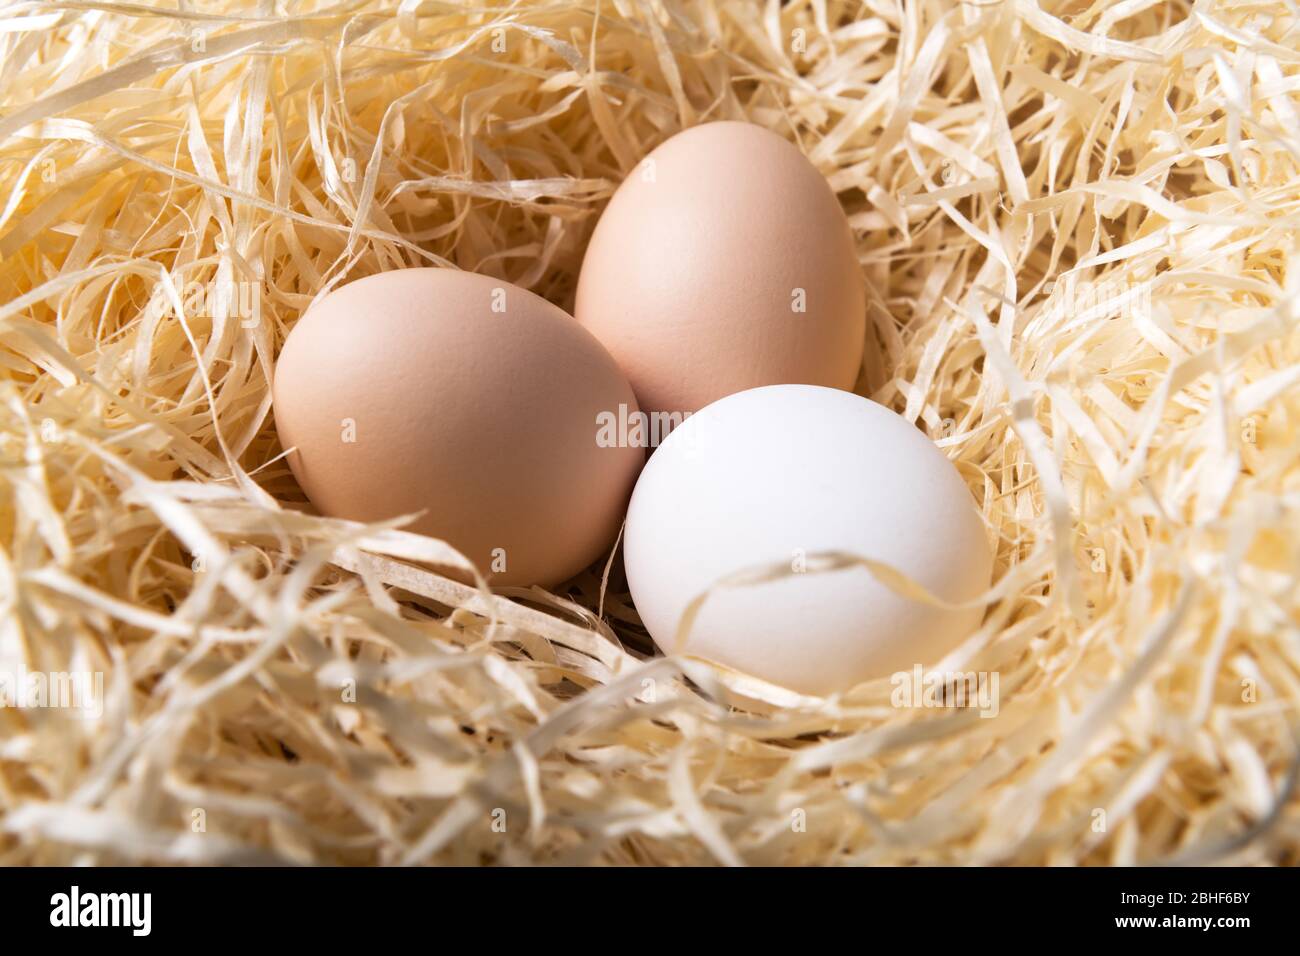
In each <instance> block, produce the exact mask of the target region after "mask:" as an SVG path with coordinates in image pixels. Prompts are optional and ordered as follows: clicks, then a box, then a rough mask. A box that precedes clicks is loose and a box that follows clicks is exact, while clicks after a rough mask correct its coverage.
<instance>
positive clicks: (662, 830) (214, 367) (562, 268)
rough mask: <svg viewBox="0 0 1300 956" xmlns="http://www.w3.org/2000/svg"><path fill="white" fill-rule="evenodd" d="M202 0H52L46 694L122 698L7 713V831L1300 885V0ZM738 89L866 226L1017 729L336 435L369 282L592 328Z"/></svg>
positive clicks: (2, 319) (43, 25)
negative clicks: (463, 562) (312, 395)
mask: <svg viewBox="0 0 1300 956" xmlns="http://www.w3.org/2000/svg"><path fill="white" fill-rule="evenodd" d="M178 6H180V7H181V9H172V8H168V9H164V8H163V6H162V5H161V4H159V5H158V6H153V5H150V4H149V3H140V4H126V3H108V2H73V0H68V2H49V3H16V4H10V5H9V6H7V7H5V8H4V10H3V12H0V50H2V52H0V301H3V303H4V304H3V306H0V340H2V341H3V345H4V348H3V349H2V350H0V366H2V367H3V373H2V374H3V382H2V383H0V442H3V445H2V447H0V455H2V457H3V468H2V469H0V536H2V537H0V540H2V542H3V551H0V600H3V605H4V607H3V616H2V618H0V671H7V672H10V673H19V672H23V671H27V672H44V673H52V672H69V673H72V672H98V673H102V674H103V675H104V693H103V713H102V715H101V716H99V718H98V719H88V718H87V716H86V715H85V714H84V713H78V712H74V711H72V710H69V709H58V708H46V709H18V708H15V707H7V708H3V709H0V814H2V816H0V863H5V864H15V863H69V862H127V863H130V862H168V861H178V862H194V863H217V862H301V863H309V862H328V863H358V864H361V863H371V864H392V863H435V862H438V863H465V864H477V863H500V864H511V863H527V862H552V863H614V864H658V863H710V862H720V863H738V862H747V863H766V864H811V863H834V862H839V863H882V864H883V863H959V864H967V863H983V864H994V863H1052V864H1057V863H1085V864H1102V863H1115V864H1121V863H1134V862H1173V861H1179V862H1235V863H1279V864H1287V863H1295V862H1297V857H1298V855H1300V804H1298V803H1297V799H1296V797H1295V795H1294V786H1295V782H1296V767H1297V764H1296V759H1297V757H1296V754H1297V717H1298V716H1300V714H1298V712H1297V708H1298V706H1300V589H1297V574H1298V573H1300V441H1298V440H1297V429H1298V427H1300V334H1298V332H1297V320H1298V319H1300V306H1298V305H1297V291H1298V289H1300V259H1297V256H1298V255H1300V247H1298V245H1297V235H1298V234H1297V228H1296V227H1297V223H1298V222H1300V220H1298V218H1297V217H1298V215H1300V52H1297V51H1300V15H1298V14H1297V11H1296V8H1295V7H1294V5H1292V4H1290V3H1244V2H1205V0H1199V2H1196V3H1185V2H1174V3H1163V2H1152V0H1126V2H1122V3H1109V2H1106V0H1097V2H1095V3H1091V4H1089V3H1086V2H1060V0H1002V2H979V3H964V4H949V3H943V2H937V0H892V2H891V0H869V2H866V3H863V4H861V5H858V4H852V3H835V2H822V0H795V2H791V3H786V4H777V3H775V2H773V3H762V2H741V0H700V2H696V0H646V2H633V0H603V2H601V3H599V4H590V3H582V4H569V3H559V2H518V3H511V2H502V3H500V4H497V5H492V6H482V7H475V6H472V5H468V4H467V5H461V4H456V3H412V2H401V3H385V4H379V3H368V2H342V3H337V4H329V3H324V2H322V3H310V2H308V3H292V4H291V3H283V2H249V3H237V2H231V3H221V4H216V3H211V4H180V5H178ZM717 118H748V119H750V120H752V121H754V122H758V123H761V124H763V125H765V126H768V127H770V128H772V129H774V130H777V131H779V132H781V133H782V134H783V135H786V136H788V137H790V138H791V139H793V140H795V141H797V142H798V143H799V144H800V145H801V147H802V148H803V149H804V150H805V152H806V153H807V154H808V156H809V157H810V158H811V160H812V161H813V162H814V163H815V164H816V165H817V166H818V167H819V168H820V169H821V170H822V171H823V172H824V173H825V174H826V176H827V177H828V179H829V180H830V182H831V183H832V184H833V185H834V187H835V189H836V191H837V192H838V194H839V196H840V198H841V200H842V201H843V204H844V206H845V209H846V211H847V212H848V214H849V216H850V219H851V222H852V224H853V227H854V229H855V234H856V236H857V240H858V247H859V252H860V256H861V261H862V267H863V270H864V273H865V275H866V276H867V278H868V279H869V281H870V285H871V288H872V294H871V301H870V323H869V326H870V330H871V338H872V340H873V343H874V345H875V348H872V349H869V354H868V358H867V360H866V361H865V363H864V368H863V372H862V376H861V379H860V381H859V387H858V390H859V391H860V392H861V393H862V394H864V395H868V396H870V397H873V398H875V399H876V400H878V401H881V402H883V403H885V404H886V405H889V406H890V407H892V408H894V409H895V410H897V411H898V412H899V413H900V414H901V415H903V416H905V417H906V418H907V419H909V420H911V421H914V422H916V423H917V425H918V426H919V427H921V428H922V429H923V430H925V431H926V432H927V433H928V434H929V435H931V436H932V437H933V438H935V440H936V441H938V442H939V443H940V444H941V446H942V447H943V448H944V450H945V451H946V453H947V454H948V455H949V456H950V457H951V458H952V459H953V460H954V462H956V464H957V466H958V467H959V469H960V471H961V473H962V475H963V476H964V477H965V478H966V479H967V480H968V481H969V483H970V486H971V489H972V492H973V494H974V495H975V497H976V498H977V499H978V501H979V502H980V505H981V508H982V512H983V514H984V516H985V518H986V520H987V523H988V531H989V535H990V539H991V540H992V541H994V542H996V546H997V553H998V562H997V580H996V583H995V586H994V588H993V590H992V591H991V592H990V594H989V611H988V616H987V620H986V623H985V625H984V626H983V628H982V629H981V630H980V631H979V633H977V634H976V635H974V636H973V637H972V638H971V640H970V641H968V642H967V643H966V644H965V645H963V646H962V647H961V648H960V649H958V650H957V651H955V652H954V654H953V655H952V656H951V657H950V658H949V659H948V660H947V661H945V662H943V664H942V665H941V667H942V669H944V670H952V671H962V672H966V671H969V672H982V673H986V674H991V673H996V674H997V675H998V677H999V679H1000V706H999V713H998V716H997V717H996V718H994V719H984V718H982V717H981V716H980V715H979V713H978V712H977V711H976V710H975V709H973V708H971V707H966V708H947V709H942V708H941V709H933V708H931V709H926V708H900V707H896V706H893V705H892V702H891V691H892V689H893V688H892V687H891V685H890V683H889V682H885V681H882V682H879V683H877V684H873V685H867V686H864V687H861V688H859V689H858V690H857V691H855V692H854V693H853V694H851V695H848V696H845V697H842V698H840V699H836V700H828V701H822V700H811V699H801V698H795V697H793V696H791V695H789V694H784V693H783V692H781V691H780V690H779V689H777V688H771V687H765V686H760V685H757V684H754V683H753V682H751V681H746V680H745V679H744V678H742V677H740V676H739V675H733V674H726V673H722V672H720V671H717V670H715V669H712V668H710V667H708V666H707V665H703V664H701V663H699V662H692V661H690V660H673V659H664V658H662V657H658V656H656V655H655V654H654V652H653V648H652V646H651V645H650V643H649V641H648V640H647V638H646V636H645V634H644V631H642V630H641V629H640V628H639V627H638V625H637V623H636V616H635V611H634V609H633V608H632V607H631V606H630V604H629V601H628V596H627V593H626V588H625V586H624V584H623V582H622V579H621V572H620V570H619V561H618V560H617V558H615V559H614V560H612V561H611V562H609V565H608V578H607V579H605V577H604V576H605V574H606V567H605V566H604V565H602V566H598V567H595V568H593V569H591V570H590V571H589V572H587V573H585V574H584V575H582V576H580V577H579V578H578V579H577V580H576V581H574V582H572V584H571V585H570V586H568V587H567V588H566V589H564V590H563V593H562V594H556V595H550V594H544V593H540V592H527V591H512V592H508V593H506V594H503V595H500V596H498V597H496V598H493V597H492V596H490V595H489V594H487V593H485V592H483V591H479V590H477V589H475V588H472V587H464V586H462V585H458V584H455V583H453V582H451V581H449V580H447V579H446V578H444V577H441V576H439V575H438V574H435V573H433V572H432V571H430V570H429V566H430V562H432V561H435V560H438V559H442V558H445V557H446V554H445V549H444V548H443V547H442V546H441V545H439V544H438V543H437V542H433V541H430V540H428V539H424V538H420V537H417V536H414V535H410V534H407V533H403V532H402V531H401V530H400V529H399V528H398V527H397V524H398V523H397V522H395V523H394V524H393V525H392V526H386V527H357V526H351V525H348V524H346V523H343V522H339V521H332V520H326V519H322V518H319V517H316V516H314V515H312V514H311V513H310V512H309V511H307V510H305V501H304V499H303V497H302V495H301V492H300V491H299V490H298V489H297V487H296V485H295V483H294V481H293V479H292V477H291V475H290V474H289V472H288V469H287V468H286V467H285V462H284V460H283V458H282V457H281V453H282V450H281V448H280V447H279V445H278V443H277V440H276V436H275V430H274V426H273V422H272V420H271V417H270V409H269V388H268V383H269V378H270V375H271V371H272V367H273V361H274V357H275V354H276V350H277V348H278V347H279V345H280V344H281V343H282V342H283V340H284V337H285V334H286V333H287V331H288V329H289V328H291V327H292V324H293V323H294V321H295V320H296V318H297V316H298V315H299V314H300V313H301V311H302V310H303V309H304V308H305V307H306V306H307V305H308V303H309V302H310V301H311V300H312V298H313V297H314V296H316V295H317V294H319V293H321V292H322V290H326V289H328V288H330V287H332V286H334V285H337V284H338V283H339V282H341V281H345V280H346V279H350V278H355V277H358V276H361V275H364V274H368V273H372V272H376V271H381V270H388V269H396V268H400V267H404V266H413V265H426V264H435V265H454V266H457V267H460V268H465V269H471V270H476V271H479V272H485V273H490V274H492V275H496V276H501V277H504V278H506V279H508V280H510V281H512V282H516V283H518V284H520V285H523V286H526V287H529V288H531V289H533V290H535V291H537V292H539V293H540V294H542V295H544V296H546V297H548V298H549V299H551V300H552V301H554V302H556V303H558V304H559V305H561V306H563V307H566V308H569V307H571V306H572V295H573V289H574V280H575V277H576V272H577V269H578V266H579V264H580V262H581V255H582V251H583V249H584V244H585V242H586V238H587V237H588V236H589V234H590V232H591V229H592V226H593V224H594V221H595V219H596V217H597V215H598V214H599V211H600V209H601V207H602V205H603V203H604V202H605V200H606V199H607V198H608V197H609V196H610V194H611V192H612V190H613V189H614V188H615V186H616V185H617V183H618V182H619V181H620V179H621V178H622V177H623V175H624V174H625V173H626V172H627V171H628V170H630V169H631V168H633V166H634V165H635V163H636V162H637V161H638V159H639V157H641V156H642V155H643V154H644V153H645V152H646V151H647V150H648V149H649V148H651V147H652V146H653V145H655V144H656V143H658V142H660V141H662V140H663V139H665V138H666V137H667V136H669V135H671V134H672V133H673V132H675V131H676V130H678V129H680V128H682V127H683V126H687V125H690V124H693V123H698V122H702V121H707V120H710V119H717ZM214 289H216V290H220V289H229V290H236V293H235V294H233V295H228V296H227V297H226V299H225V300H224V301H223V300H222V297H221V296H220V295H217V296H212V295H211V294H205V293H211V292H212V290H214ZM241 294H247V295H248V296H250V298H249V299H248V300H247V301H245V300H241V299H240V295H241ZM249 302H252V303H255V304H256V306H257V308H256V309H255V310H253V313H255V314H251V313H250V310H249V309H248V308H240V305H241V303H242V304H243V305H244V306H247V305H248V304H249ZM465 466H466V467H467V468H471V467H473V466H474V463H473V462H466V463H465ZM791 638H792V639H797V638H798V635H797V634H792V635H791Z"/></svg>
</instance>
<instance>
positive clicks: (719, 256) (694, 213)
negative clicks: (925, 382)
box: [575, 122, 866, 413]
mask: <svg viewBox="0 0 1300 956" xmlns="http://www.w3.org/2000/svg"><path fill="white" fill-rule="evenodd" d="M575 316H576V317H577V319H578V321H580V322H581V323H582V324H583V325H585V326H586V327H587V328H589V329H590V330H591V331H592V332H593V333H594V334H595V335H596V337H597V338H598V339H600V340H601V342H603V343H604V344H605V346H606V348H608V349H609V350H610V352H611V353H612V354H613V356H614V358H615V359H617V360H618V363H619V365H620V366H622V368H623V370H624V372H625V373H626V374H627V376H628V379H629V381H630V382H631V383H632V388H633V390H634V391H635V392H636V395H637V399H638V400H639V401H640V403H641V408H642V409H643V410H644V411H646V412H651V413H654V412H666V413H673V412H693V411H696V410H698V409H700V408H702V407H703V406H705V405H707V404H709V403H710V402H712V401H714V400H716V399H718V398H721V397H722V396H724V395H729V394H731V393H732V392H738V391H742V390H744V389H748V388H754V387H757V386H760V385H773V384H778V383H782V382H800V383H807V384H813V385H826V386H830V387H833V388H852V387H853V385H854V382H855V380H856V378H857V374H858V369H859V366H860V365H861V364H862V351H863V338H864V335H865V329H866V306H865V287H864V283H863V277H862V273H861V269H860V266H859V264H858V260H857V255H856V252H855V249H854V243H853V235H852V232H851V230H850V228H849V225H848V221H847V219H846V218H845V216H844V211H843V209H842V208H841V207H840V204H839V201H838V200H837V199H836V197H835V194H834V193H833V192H832V191H831V188H830V186H829V185H828V184H827V182H826V180H825V178H824V177H823V176H822V175H821V173H819V172H818V171H817V169H816V168H815V167H814V166H813V165H812V164H811V163H810V162H809V161H808V160H807V158H806V157H805V156H804V155H803V153H801V152H800V151H799V149H798V148H797V147H795V146H794V145H792V144H791V143H789V142H787V141H786V140H784V139H782V138H781V137H780V136H778V135H776V134H775V133H773V132H770V131H768V130H766V129H764V128H762V127H759V126H755V125H752V124H749V123H736V122H717V123H707V124H705V125H702V126H696V127H693V128H691V129H688V130H686V131H684V132H682V133H678V134H677V135H676V136H673V137H672V138H671V139H669V140H667V141H666V142H664V143H663V144H661V145H660V146H659V147H658V148H657V149H655V150H654V151H653V152H651V153H650V154H649V156H647V157H646V158H645V159H644V160H643V161H642V162H641V163H640V164H639V165H638V166H637V168H636V169H635V170H633V171H632V173H631V174H630V175H629V176H628V177H627V179H626V180H625V181H624V182H623V184H622V185H621V186H620V187H619V189H618V191H617V192H616V193H615V195H614V196H613V198H612V199H611V200H610V202H609V205H608V207H607V208H606V209H605V211H604V213H603V214H602V215H601V218H600V221H599V223H598V224H597V226H596V229H595V231H594V233H593V235H592V238H591V242H590V243H589V245H588V248H587V252H586V256H585V258H584V260H583V264H582V272H581V275H580V277H579V281H578V290H577V303H576V307H575Z"/></svg>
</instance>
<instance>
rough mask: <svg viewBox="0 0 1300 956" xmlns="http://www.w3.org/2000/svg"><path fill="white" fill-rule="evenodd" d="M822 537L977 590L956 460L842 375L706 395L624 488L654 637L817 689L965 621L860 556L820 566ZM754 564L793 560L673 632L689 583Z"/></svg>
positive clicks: (955, 636) (980, 539) (635, 582)
mask: <svg viewBox="0 0 1300 956" xmlns="http://www.w3.org/2000/svg"><path fill="white" fill-rule="evenodd" d="M826 552H844V553H849V554H852V555H856V556H860V557H863V558H867V559H872V560H875V561H877V562H881V563H884V564H886V565H889V566H891V567H893V568H895V569H897V570H898V571H901V572H902V573H903V574H905V575H907V576H908V577H910V578H911V579H912V580H913V581H915V582H916V583H917V584H920V585H921V586H922V587H924V588H925V589H926V590H927V591H929V592H930V593H931V594H932V595H934V596H935V597H937V598H939V599H941V600H942V601H944V602H946V603H948V604H956V603H960V602H965V601H970V600H972V599H975V598H977V597H979V595H980V594H982V593H983V591H984V590H985V589H986V588H987V587H988V585H989V580H990V576H991V574H992V554H991V552H990V548H989V541H988V537H987V535H986V533H985V529H984V523H983V521H982V520H981V518H980V516H979V513H978V512H977V510H976V507H975V500H974V498H973V497H972V495H971V491H970V489H969V488H968V487H967V485H966V483H965V482H964V481H963V480H962V478H961V476H960V475H959V474H958V473H957V470H956V468H954V467H953V465H952V463H951V462H949V461H948V459H947V458H946V457H945V456H944V454H943V453H942V452H941V451H940V450H939V449H938V448H937V447H936V446H935V445H934V443H933V442H931V441H930V440H929V439H928V438H927V437H926V436H925V435H923V434H922V433H921V432H920V431H918V430H917V429H916V428H915V427H913V426H912V425H910V424H908V422H906V421H905V420H904V419H902V418H900V417H899V416H898V415H895V414H894V413H893V412H891V411H889V410H888V409H886V408H884V407H883V406H881V405H878V404H876V403H875V402H872V401H870V400H868V399H865V398H862V397H861V396H858V395H854V394H853V393H851V392H844V391H839V390H837V389H831V388H822V387H819V386H814V385H771V386H766V387H763V388H755V389H750V390H748V391H744V392H738V393H736V394H734V395H729V396H727V397H726V398H723V399H721V400H719V401H716V402H714V403H713V404H711V405H708V406H706V407H705V408H703V409H701V410H700V411H699V412H697V413H696V414H695V415H693V416H691V417H690V418H688V419H686V421H685V422H684V423H683V424H681V425H680V426H679V427H678V428H676V429H675V430H674V431H673V432H672V434H671V435H669V436H668V438H667V439H666V440H665V441H664V442H663V444H662V445H661V446H660V447H659V449H658V450H657V451H655V453H654V454H653V455H652V456H651V457H650V461H649V462H648V463H647V465H646V467H645V469H644V470H643V471H642V473H641V477H640V479H639V480H638V482H637V485H636V489H635V491H634V492H633V494H632V503H631V505H630V507H629V510H628V516H627V528H626V532H625V555H624V561H625V564H626V567H627V577H628V583H629V586H630V588H631V591H632V598H633V600H634V602H635V604H636V607H637V610H638V611H639V612H640V615H641V619H642V621H643V622H644V623H645V626H646V628H647V629H648V630H649V631H650V635H651V637H653V638H654V640H655V643H656V644H658V645H659V647H660V649H662V650H663V651H664V652H665V653H683V654H689V655H693V656H696V657H700V658H704V659H707V660H711V661H714V662H716V663H719V664H723V665H725V666H727V667H730V668H732V669H734V670H738V671H742V672H745V673H748V674H751V675H753V676H755V677H760V678H762V679H764V680H767V681H769V682H771V683H774V684H779V685H782V686H784V687H787V688H790V689H792V690H796V691H799V692H802V693H807V694H819V695H825V694H829V693H833V692H836V691H844V690H848V689H849V688H851V687H852V686H854V685H855V684H858V683H860V682H862V681H864V680H869V679H872V678H877V677H886V676H890V675H892V674H894V673H896V672H899V671H910V670H912V668H913V667H914V666H916V665H920V666H922V667H929V666H932V665H933V664H935V663H937V662H938V660H939V659H940V658H941V657H943V655H944V654H945V653H947V652H948V651H950V650H952V649H953V648H954V647H955V646H956V645H957V644H958V643H960V642H961V641H962V640H963V639H964V638H966V637H967V636H969V635H970V634H971V633H972V632H973V631H974V629H975V628H976V627H978V625H979V623H980V620H981V617H982V615H983V608H982V606H979V605H975V606H972V607H963V608H957V609H953V608H948V607H942V606H939V605H936V604H932V603H929V602H925V601H922V600H917V599H914V598H910V597H904V596H903V595H901V594H900V593H898V591H896V590H894V589H891V588H890V587H889V586H888V585H886V584H884V583H882V582H881V581H880V580H878V579H877V578H876V576H875V575H874V574H873V573H872V572H871V571H870V570H868V569H867V568H866V567H865V566H862V565H854V566H849V567H845V568H841V569H838V570H831V571H819V570H818V567H819V560H818V557H817V556H818V555H819V554H822V553H826ZM765 565H766V566H783V567H784V568H789V569H790V571H792V572H794V573H792V574H790V575H788V576H784V577H778V578H774V579H771V580H766V581H763V582H761V583H747V584H743V585H740V586H727V587H721V588H717V589H715V590H713V591H712V592H711V593H710V594H709V596H708V598H707V599H706V600H705V601H704V603H703V604H702V605H701V606H700V608H699V611H698V615H697V617H696V618H695V620H694V621H693V622H692V624H691V627H690V629H689V632H688V633H687V635H686V637H685V641H684V643H683V644H682V645H681V646H675V641H676V638H677V635H678V625H679V623H680V622H681V620H682V617H683V613H684V612H685V611H686V609H687V607H688V605H690V604H691V602H692V601H693V600H694V599H695V598H696V597H697V596H698V595H700V594H703V593H704V592H705V591H708V590H709V589H710V587H711V586H713V585H714V584H716V583H717V582H719V581H721V580H722V579H724V578H727V577H728V576H734V575H737V574H739V575H740V576H741V577H744V576H745V575H744V572H746V570H747V569H754V568H762V567H763V566H765ZM822 566H824V565H822Z"/></svg>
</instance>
